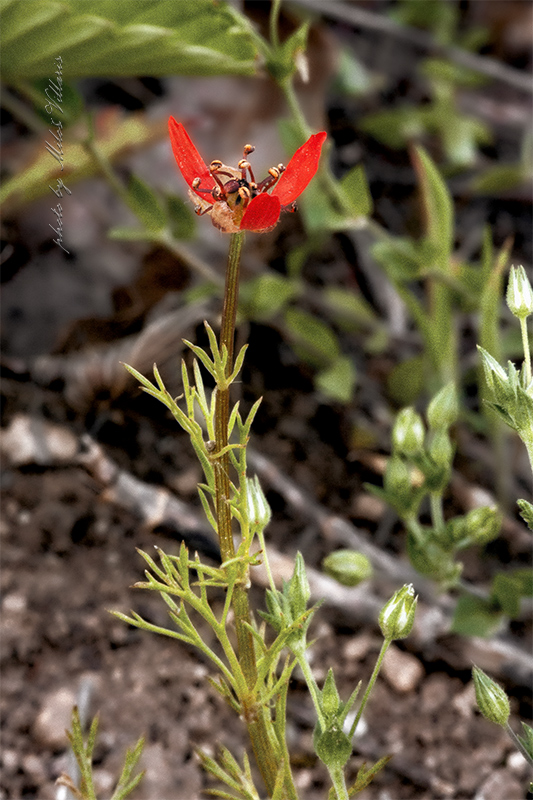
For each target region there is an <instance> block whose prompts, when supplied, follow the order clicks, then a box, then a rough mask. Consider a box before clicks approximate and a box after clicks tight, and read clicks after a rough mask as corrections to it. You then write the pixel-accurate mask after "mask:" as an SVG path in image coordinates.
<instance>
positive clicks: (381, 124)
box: [358, 106, 425, 150]
mask: <svg viewBox="0 0 533 800" xmlns="http://www.w3.org/2000/svg"><path fill="white" fill-rule="evenodd" d="M358 127H359V129H360V130H361V131H363V132H364V133H366V134H368V135H369V136H373V137H374V138H375V139H377V140H378V141H379V142H382V143H383V144H384V145H386V146H387V147H390V148H391V149H393V150H400V149H401V148H402V147H405V146H406V145H407V144H408V142H410V141H414V140H417V139H420V137H421V136H422V135H423V134H424V133H425V125H424V123H423V122H422V118H421V116H420V112H419V109H417V108H415V107H414V106H407V107H405V106H403V107H401V108H393V109H392V110H391V111H378V112H376V113H375V114H367V115H366V116H365V117H363V119H362V120H361V121H360V123H359V125H358Z"/></svg>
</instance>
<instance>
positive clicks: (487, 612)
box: [451, 594, 503, 638]
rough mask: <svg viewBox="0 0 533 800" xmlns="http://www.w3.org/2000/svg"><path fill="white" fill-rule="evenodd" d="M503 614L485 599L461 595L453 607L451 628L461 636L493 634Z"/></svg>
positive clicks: (501, 620) (486, 635)
mask: <svg viewBox="0 0 533 800" xmlns="http://www.w3.org/2000/svg"><path fill="white" fill-rule="evenodd" d="M502 622H503V615H502V613H501V612H500V611H497V610H495V609H494V606H493V605H492V604H491V603H490V602H489V601H487V600H482V599H481V598H479V597H472V595H466V594H465V595H462V596H461V597H460V598H459V599H458V601H457V605H456V607H455V613H454V616H453V621H452V627H451V630H452V631H453V633H459V634H461V635H462V636H483V637H486V638H488V637H490V636H493V635H494V634H495V633H497V631H498V630H499V629H500V628H501V625H502Z"/></svg>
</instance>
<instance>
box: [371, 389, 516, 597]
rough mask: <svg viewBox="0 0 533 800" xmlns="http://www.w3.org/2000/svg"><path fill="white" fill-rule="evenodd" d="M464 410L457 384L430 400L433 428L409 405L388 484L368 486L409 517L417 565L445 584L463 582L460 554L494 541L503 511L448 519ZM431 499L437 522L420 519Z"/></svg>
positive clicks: (398, 429)
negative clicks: (455, 439)
mask: <svg viewBox="0 0 533 800" xmlns="http://www.w3.org/2000/svg"><path fill="white" fill-rule="evenodd" d="M458 414H459V406H458V401H457V396H456V391H455V387H454V385H453V384H448V385H447V386H445V387H444V388H443V389H441V390H440V392H438V393H437V394H436V395H435V397H434V398H433V399H432V401H431V403H430V404H429V406H428V411H427V428H426V426H425V425H424V422H423V420H422V418H421V416H420V415H419V414H418V413H417V412H416V411H415V410H414V409H413V408H412V407H407V408H404V409H403V410H402V411H401V412H400V413H399V414H398V416H397V418H396V422H395V424H394V427H393V431H392V454H391V457H390V459H389V462H388V464H387V469H386V472H385V478H384V487H383V489H380V488H378V487H376V486H371V485H368V484H367V487H366V488H367V489H368V490H369V491H370V492H372V494H374V495H376V496H377V497H380V498H381V499H382V500H384V501H385V502H386V503H387V504H388V505H390V506H391V507H392V508H393V509H394V510H395V511H396V513H397V514H398V516H399V517H400V519H401V520H402V521H403V522H404V524H405V527H406V530H407V535H408V539H407V552H408V554H409V558H410V559H411V562H412V564H413V566H414V567H415V568H416V569H417V571H418V572H420V573H421V574H422V575H426V576H428V577H431V578H432V579H433V580H435V581H437V582H438V583H439V585H440V586H441V587H442V588H443V589H447V588H450V587H452V586H455V585H457V583H458V581H459V578H460V575H461V571H462V566H461V564H459V563H457V562H456V561H455V556H456V554H457V553H458V552H459V551H460V550H462V549H464V548H466V547H471V546H472V545H483V544H486V543H487V542H490V541H492V539H494V538H496V536H497V535H498V533H499V529H500V523H501V516H500V514H499V512H498V511H497V509H496V508H493V507H485V508H478V509H474V510H473V511H470V512H469V513H468V514H467V515H465V516H461V517H454V518H453V519H451V520H447V521H445V519H444V513H443V495H444V493H445V491H446V489H447V487H448V484H449V481H450V477H451V471H452V463H453V457H454V447H453V444H452V441H451V437H450V428H451V427H452V425H453V424H454V423H455V422H456V420H457V417H458ZM426 498H427V499H429V503H430V510H431V525H423V524H422V523H421V522H420V521H419V517H420V514H421V506H422V503H423V501H424V500H425V499H426Z"/></svg>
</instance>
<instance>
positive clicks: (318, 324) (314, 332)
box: [285, 308, 340, 367]
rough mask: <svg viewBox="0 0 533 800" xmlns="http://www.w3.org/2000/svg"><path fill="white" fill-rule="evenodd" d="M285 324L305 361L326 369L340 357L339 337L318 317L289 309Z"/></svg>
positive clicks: (295, 309) (300, 310) (299, 310)
mask: <svg viewBox="0 0 533 800" xmlns="http://www.w3.org/2000/svg"><path fill="white" fill-rule="evenodd" d="M285 324H286V326H287V330H288V333H289V336H290V338H291V339H292V340H293V343H294V349H295V350H296V352H297V353H298V355H299V356H300V357H301V358H303V359H304V360H305V361H308V362H309V363H310V364H312V365H314V366H317V367H324V366H327V365H331V364H332V363H333V362H334V361H335V360H336V359H337V358H338V357H339V355H340V348H339V343H338V341H337V337H336V336H335V334H334V333H333V331H332V330H331V329H330V328H328V326H327V325H326V324H325V323H324V322H322V321H321V320H320V319H318V317H316V316H313V314H310V313H309V312H307V311H303V310H302V309H299V308H289V309H287V311H286V312H285Z"/></svg>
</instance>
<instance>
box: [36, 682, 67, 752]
mask: <svg viewBox="0 0 533 800" xmlns="http://www.w3.org/2000/svg"><path fill="white" fill-rule="evenodd" d="M75 703H76V699H75V696H74V693H73V692H72V691H70V689H65V688H62V689H57V690H56V691H55V692H50V694H48V696H47V697H46V698H45V701H44V703H43V705H42V707H41V710H40V712H39V714H38V715H37V718H36V720H35V722H34V725H33V729H32V732H33V735H34V737H35V739H36V740H37V741H38V742H39V744H41V745H42V746H43V747H49V748H51V749H52V750H60V749H62V748H63V747H66V746H67V744H68V739H67V735H66V733H65V731H66V729H67V728H70V722H71V717H72V708H73V706H74V705H75Z"/></svg>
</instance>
